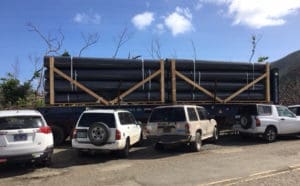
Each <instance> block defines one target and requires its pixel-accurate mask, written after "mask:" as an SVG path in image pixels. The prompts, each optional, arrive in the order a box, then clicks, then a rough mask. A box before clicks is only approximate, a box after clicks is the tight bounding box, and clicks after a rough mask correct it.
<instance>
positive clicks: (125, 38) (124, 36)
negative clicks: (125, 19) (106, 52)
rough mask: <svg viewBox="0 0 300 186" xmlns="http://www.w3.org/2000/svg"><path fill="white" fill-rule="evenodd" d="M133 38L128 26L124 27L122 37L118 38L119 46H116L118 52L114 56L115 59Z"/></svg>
mask: <svg viewBox="0 0 300 186" xmlns="http://www.w3.org/2000/svg"><path fill="white" fill-rule="evenodd" d="M131 37H132V34H129V33H128V28H127V26H125V27H124V29H123V30H122V32H121V33H120V35H119V36H118V37H117V46H116V50H115V52H114V54H113V56H112V57H113V58H116V57H117V55H118V53H119V50H120V48H121V47H122V46H123V45H124V44H125V43H127V42H128V41H129V40H130V39H131Z"/></svg>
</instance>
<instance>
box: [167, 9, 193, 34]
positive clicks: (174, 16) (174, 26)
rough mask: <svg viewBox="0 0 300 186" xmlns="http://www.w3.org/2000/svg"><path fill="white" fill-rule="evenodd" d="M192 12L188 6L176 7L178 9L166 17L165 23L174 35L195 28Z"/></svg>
mask: <svg viewBox="0 0 300 186" xmlns="http://www.w3.org/2000/svg"><path fill="white" fill-rule="evenodd" d="M192 18H193V17H192V14H191V12H190V10H189V9H188V8H180V7H176V10H175V11H174V12H173V13H171V14H170V15H168V16H167V17H165V20H164V23H165V25H166V27H167V28H168V29H170V30H171V32H172V34H173V36H176V35H178V34H183V33H186V32H188V31H191V30H193V25H192V23H191V21H192Z"/></svg>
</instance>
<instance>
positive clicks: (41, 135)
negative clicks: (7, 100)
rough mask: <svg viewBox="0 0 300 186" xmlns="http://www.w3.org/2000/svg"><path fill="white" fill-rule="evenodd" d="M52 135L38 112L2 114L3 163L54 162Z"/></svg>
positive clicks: (0, 150) (0, 152) (0, 148)
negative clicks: (52, 157)
mask: <svg viewBox="0 0 300 186" xmlns="http://www.w3.org/2000/svg"><path fill="white" fill-rule="evenodd" d="M52 153H53V135H52V132H51V128H50V127H49V126H47V124H46V122H45V119H44V117H43V116H42V115H41V113H39V112H38V111H35V110H7V111H0V164H1V163H6V162H7V163H9V162H25V161H33V162H37V163H41V164H43V165H45V166H47V165H49V164H50V163H51V156H52Z"/></svg>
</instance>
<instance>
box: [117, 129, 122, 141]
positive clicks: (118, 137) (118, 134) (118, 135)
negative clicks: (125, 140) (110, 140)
mask: <svg viewBox="0 0 300 186" xmlns="http://www.w3.org/2000/svg"><path fill="white" fill-rule="evenodd" d="M120 139H121V132H120V131H119V130H118V129H117V130H116V140H120Z"/></svg>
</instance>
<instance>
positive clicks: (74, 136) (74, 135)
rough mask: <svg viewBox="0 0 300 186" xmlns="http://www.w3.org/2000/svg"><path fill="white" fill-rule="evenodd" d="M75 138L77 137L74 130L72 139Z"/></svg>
mask: <svg viewBox="0 0 300 186" xmlns="http://www.w3.org/2000/svg"><path fill="white" fill-rule="evenodd" d="M76 137H77V129H74V130H73V135H72V138H76Z"/></svg>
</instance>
